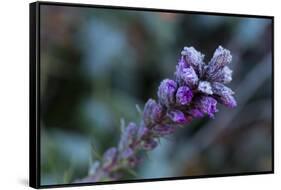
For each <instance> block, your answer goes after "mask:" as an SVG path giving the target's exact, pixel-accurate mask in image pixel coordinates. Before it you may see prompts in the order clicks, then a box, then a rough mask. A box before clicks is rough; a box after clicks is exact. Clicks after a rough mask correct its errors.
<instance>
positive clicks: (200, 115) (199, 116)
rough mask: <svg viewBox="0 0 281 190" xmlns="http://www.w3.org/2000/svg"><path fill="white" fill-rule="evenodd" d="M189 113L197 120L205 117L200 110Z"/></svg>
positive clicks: (189, 111)
mask: <svg viewBox="0 0 281 190" xmlns="http://www.w3.org/2000/svg"><path fill="white" fill-rule="evenodd" d="M188 113H189V114H190V115H191V116H192V117H195V118H201V117H204V113H203V112H202V111H201V110H200V109H198V108H192V109H190V110H188Z"/></svg>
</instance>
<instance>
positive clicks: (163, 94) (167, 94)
mask: <svg viewBox="0 0 281 190" xmlns="http://www.w3.org/2000/svg"><path fill="white" fill-rule="evenodd" d="M176 91H177V83H176V82H175V81H173V80H170V79H165V80H163V81H162V82H161V84H160V86H159V88H158V93H157V94H158V99H159V101H160V103H161V104H162V105H165V106H166V107H169V106H170V105H172V104H174V103H175V93H176Z"/></svg>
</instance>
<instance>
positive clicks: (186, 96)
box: [176, 86, 193, 105]
mask: <svg viewBox="0 0 281 190" xmlns="http://www.w3.org/2000/svg"><path fill="white" fill-rule="evenodd" d="M192 97H193V93H192V90H191V89H190V88H188V87H187V86H181V87H179V88H178V91H177V93H176V101H177V104H179V105H188V104H189V103H190V102H191V100H192Z"/></svg>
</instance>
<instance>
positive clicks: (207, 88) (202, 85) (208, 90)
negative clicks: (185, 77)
mask: <svg viewBox="0 0 281 190" xmlns="http://www.w3.org/2000/svg"><path fill="white" fill-rule="evenodd" d="M198 90H199V91H200V92H203V93H205V94H210V95H211V94H213V91H212V87H211V84H210V83H209V82H207V81H200V82H199V85H198Z"/></svg>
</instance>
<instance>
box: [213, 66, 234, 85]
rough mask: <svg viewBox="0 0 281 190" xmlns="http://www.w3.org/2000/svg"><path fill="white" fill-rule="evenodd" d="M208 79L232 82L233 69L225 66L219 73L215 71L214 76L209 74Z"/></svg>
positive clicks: (225, 82)
mask: <svg viewBox="0 0 281 190" xmlns="http://www.w3.org/2000/svg"><path fill="white" fill-rule="evenodd" d="M208 80H209V81H212V82H220V83H224V84H227V83H230V82H231V80H232V70H231V69H230V68H229V67H227V66H225V67H223V68H222V69H221V70H219V71H218V72H217V73H214V74H213V75H212V76H209V77H208Z"/></svg>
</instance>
